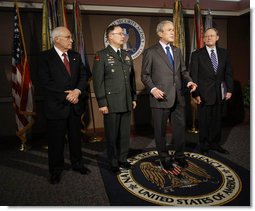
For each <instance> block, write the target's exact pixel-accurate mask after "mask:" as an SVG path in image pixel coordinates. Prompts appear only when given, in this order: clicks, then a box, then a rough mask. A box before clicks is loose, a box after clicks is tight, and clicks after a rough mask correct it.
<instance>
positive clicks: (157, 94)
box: [151, 88, 165, 100]
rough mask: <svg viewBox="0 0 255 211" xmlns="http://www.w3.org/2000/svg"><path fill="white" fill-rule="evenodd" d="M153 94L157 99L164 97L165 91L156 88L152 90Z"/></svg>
mask: <svg viewBox="0 0 255 211" xmlns="http://www.w3.org/2000/svg"><path fill="white" fill-rule="evenodd" d="M151 94H152V95H153V97H155V98H156V99H162V100H163V99H164V98H165V92H162V91H161V90H160V89H158V88H155V89H153V90H152V92H151Z"/></svg>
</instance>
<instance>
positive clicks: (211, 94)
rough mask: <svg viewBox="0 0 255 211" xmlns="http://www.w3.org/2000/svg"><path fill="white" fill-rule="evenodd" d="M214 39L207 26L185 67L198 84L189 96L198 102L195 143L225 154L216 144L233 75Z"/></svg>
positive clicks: (204, 150) (225, 55)
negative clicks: (197, 142) (188, 64)
mask: <svg viewBox="0 0 255 211" xmlns="http://www.w3.org/2000/svg"><path fill="white" fill-rule="evenodd" d="M218 40H219V35H218V31H217V29H215V28H209V29H207V30H206V31H205V34H204V42H205V47H203V48H201V49H198V50H197V51H195V52H193V53H192V56H191V62H190V68H189V69H190V72H191V77H192V79H193V80H194V82H195V83H197V85H198V88H197V90H196V91H195V92H194V93H193V97H194V100H195V102H196V103H197V104H198V123H199V142H200V150H201V153H203V154H207V153H208V151H209V150H210V149H212V150H216V151H218V152H220V153H228V151H227V150H226V149H224V148H222V147H221V146H220V141H221V110H222V102H223V100H229V99H230V98H231V96H232V90H233V78H232V69H231V65H230V62H229V59H228V54H227V51H226V50H225V49H223V48H220V47H218V46H216V42H217V41H218ZM223 87H224V89H225V90H224V91H223V90H222V89H223Z"/></svg>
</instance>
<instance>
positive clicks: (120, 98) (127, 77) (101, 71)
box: [92, 46, 136, 113]
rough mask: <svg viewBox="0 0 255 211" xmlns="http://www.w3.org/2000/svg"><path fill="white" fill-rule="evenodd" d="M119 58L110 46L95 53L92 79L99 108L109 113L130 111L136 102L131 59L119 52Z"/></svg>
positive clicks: (125, 52)
mask: <svg viewBox="0 0 255 211" xmlns="http://www.w3.org/2000/svg"><path fill="white" fill-rule="evenodd" d="M121 57H122V58H120V57H119V56H118V55H117V53H116V52H115V51H114V50H113V48H112V47H111V46H108V47H106V48H105V49H103V50H101V51H99V52H97V53H96V56H95V61H94V65H93V71H92V78H93V85H94V91H95V94H96V98H97V102H98V106H99V107H104V106H107V107H108V109H109V112H110V113H115V112H116V113H117V112H126V111H131V110H132V101H135V100H136V85H135V73H134V67H133V60H132V57H131V56H130V55H129V53H128V52H127V51H124V50H121Z"/></svg>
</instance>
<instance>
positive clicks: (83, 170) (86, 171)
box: [73, 166, 91, 175]
mask: <svg viewBox="0 0 255 211" xmlns="http://www.w3.org/2000/svg"><path fill="white" fill-rule="evenodd" d="M73 171H77V172H79V173H80V174H83V175H85V174H89V173H90V172H91V171H90V170H89V169H88V168H86V167H85V166H80V167H73Z"/></svg>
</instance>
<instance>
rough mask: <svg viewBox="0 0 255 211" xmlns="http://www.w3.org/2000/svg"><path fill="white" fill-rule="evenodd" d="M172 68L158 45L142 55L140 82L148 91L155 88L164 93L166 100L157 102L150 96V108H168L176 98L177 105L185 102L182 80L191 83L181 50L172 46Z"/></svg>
mask: <svg viewBox="0 0 255 211" xmlns="http://www.w3.org/2000/svg"><path fill="white" fill-rule="evenodd" d="M172 50H173V57H174V67H173V66H172V65H171V64H170V62H169V60H168V58H167V55H166V53H165V51H164V49H163V48H162V46H161V45H160V43H157V44H156V45H154V46H152V47H150V48H148V49H146V50H145V51H144V53H143V62H142V73H141V80H142V82H143V84H144V85H145V87H147V88H148V89H149V91H150V90H151V89H152V88H153V87H157V88H158V89H160V90H161V91H163V92H165V94H166V97H167V100H165V101H162V100H157V99H155V98H154V97H153V96H152V95H150V105H151V107H152V108H170V107H172V106H173V104H174V102H175V98H176V94H177V96H178V100H179V103H180V104H181V105H184V104H185V103H184V102H185V100H184V96H183V93H182V80H184V81H185V82H186V83H187V82H189V81H192V79H191V78H190V76H189V73H188V72H187V71H186V66H185V63H184V61H183V58H182V54H181V50H180V49H179V48H176V47H175V46H172Z"/></svg>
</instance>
